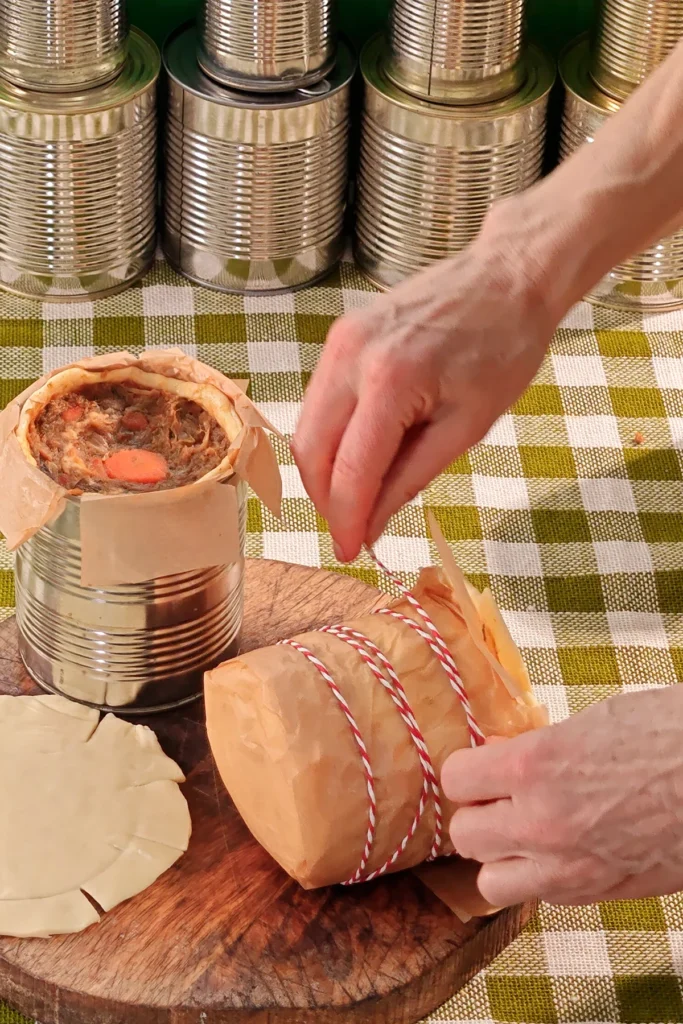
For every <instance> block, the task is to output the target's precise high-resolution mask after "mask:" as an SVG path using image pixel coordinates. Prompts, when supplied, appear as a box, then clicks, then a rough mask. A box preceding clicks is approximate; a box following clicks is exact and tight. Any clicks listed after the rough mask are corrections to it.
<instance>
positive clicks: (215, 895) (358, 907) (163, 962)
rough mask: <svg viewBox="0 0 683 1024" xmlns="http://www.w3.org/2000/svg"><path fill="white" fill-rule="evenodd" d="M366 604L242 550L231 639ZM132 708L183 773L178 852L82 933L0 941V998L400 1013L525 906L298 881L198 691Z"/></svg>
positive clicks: (81, 1016)
mask: <svg viewBox="0 0 683 1024" xmlns="http://www.w3.org/2000/svg"><path fill="white" fill-rule="evenodd" d="M379 604H381V598H380V595H378V592H377V591H375V590H373V589H372V588H370V587H368V586H366V585H365V584H363V583H360V582H358V581H357V580H355V579H352V578H350V577H347V576H343V575H337V574H332V573H327V572H324V571H322V570H319V569H309V568H304V567H301V566H294V565H285V564H283V563H279V562H268V561H253V562H250V563H249V564H248V570H247V588H246V611H245V625H244V633H243V637H244V639H243V649H244V650H251V649H253V648H255V647H261V646H264V645H267V644H271V643H273V642H275V641H277V640H280V639H283V638H284V637H286V636H291V635H294V634H295V633H299V632H302V631H305V630H307V629H311V628H316V627H318V626H322V625H326V624H327V625H329V624H331V623H333V622H338V621H339V620H340V619H343V618H344V617H348V616H350V615H354V614H359V613H363V612H366V611H368V610H371V609H372V608H374V607H377V606H378V605H379ZM0 692H2V693H8V694H15V695H19V694H26V693H32V692H35V688H34V687H33V684H32V683H31V682H30V681H29V680H28V678H27V676H26V673H25V671H24V669H23V666H22V663H21V660H20V658H19V655H18V653H17V643H16V627H15V623H14V620H13V619H10V620H8V621H6V622H5V623H3V624H2V625H0ZM138 721H139V719H138ZM144 721H145V723H146V724H149V725H150V726H151V727H152V728H153V729H154V730H155V732H156V733H157V735H158V736H159V739H160V741H161V743H162V746H163V747H164V750H165V751H166V752H167V753H168V754H169V755H170V756H171V757H173V758H175V759H176V760H177V761H178V762H179V764H180V765H181V767H182V769H183V771H184V772H185V773H186V775H187V783H186V784H185V786H184V787H183V788H184V792H185V795H186V797H187V799H188V801H189V805H190V811H191V814H192V821H193V828H194V831H193V836H192V841H191V843H190V848H189V851H188V852H187V854H186V855H185V856H184V857H182V858H181V859H180V861H178V863H177V864H176V865H175V866H174V867H173V868H172V869H171V870H170V871H168V872H167V873H166V874H165V875H163V876H162V878H161V879H159V881H158V882H156V884H155V885H153V886H152V887H151V888H150V889H148V890H147V891H146V892H144V893H142V894H141V895H140V896H137V897H135V898H134V899H132V900H129V901H128V902H127V903H125V904H123V905H122V906H120V907H117V908H116V909H115V910H113V911H111V912H110V913H108V914H106V915H105V916H104V918H103V919H102V921H101V923H100V924H99V925H96V926H95V927H93V928H90V929H88V931H86V932H84V933H83V934H81V935H72V936H65V937H59V938H54V939H50V940H47V941H46V940H38V939H36V940H17V939H2V938H0V997H2V998H4V999H6V1000H7V1002H8V1003H10V1004H11V1005H12V1006H14V1007H16V1008H17V1009H19V1010H21V1011H22V1012H23V1013H25V1014H26V1015H27V1016H29V1017H32V1018H37V1019H38V1020H39V1021H40V1022H41V1024H246V1022H249V1024H333V1022H334V1024H343V1022H346V1021H348V1022H354V1024H355V1022H361V1021H363V1022H365V1021H367V1022H373V1024H413V1022H415V1021H419V1020H420V1019H421V1018H422V1017H423V1016H425V1015H426V1014H427V1013H428V1012H430V1011H431V1010H432V1009H434V1008H435V1007H437V1006H440V1005H441V1004H442V1003H443V1002H445V1001H446V1000H447V999H448V998H449V997H450V996H451V995H452V994H453V993H454V992H455V991H456V990H457V989H458V988H459V987H461V986H462V985H463V984H464V983H465V982H466V981H467V980H468V979H469V978H470V977H472V976H473V975H474V974H475V973H476V972H477V971H479V970H480V969H481V968H482V967H483V966H485V965H486V964H487V963H489V962H490V960H491V959H492V958H493V957H494V956H495V955H497V954H498V953H499V952H500V951H501V950H502V949H503V948H504V947H505V946H506V945H507V944H508V943H509V942H511V941H512V939H513V938H514V937H515V936H516V935H517V934H518V932H519V931H520V929H521V928H522V927H523V925H524V924H525V923H526V921H527V920H528V919H529V916H530V914H531V909H530V908H516V909H513V910H510V911H506V912H505V913H503V914H499V915H498V916H497V917H495V918H493V919H487V920H484V921H473V922H471V923H470V924H468V925H463V924H462V923H461V922H460V921H459V920H458V919H457V918H456V917H455V916H454V915H453V914H452V913H451V911H450V910H448V908H447V907H446V906H445V905H444V904H443V903H442V902H441V901H440V900H439V899H437V897H436V896H434V895H433V893H432V892H430V890H429V889H427V888H426V887H425V886H424V885H423V884H422V882H420V881H419V880H418V879H417V878H416V877H415V876H414V875H413V874H411V873H406V874H403V875H394V876H392V877H391V878H386V879H383V880H380V881H377V882H375V883H372V884H369V885H363V886H358V887H355V888H352V889H343V888H341V887H340V888H335V889H327V890H322V891H317V892H304V891H303V890H302V889H301V888H300V887H299V886H298V885H297V884H296V883H294V882H292V881H291V880H290V879H289V878H288V877H287V876H286V875H285V874H284V872H283V871H282V870H281V869H280V868H279V867H278V866H277V865H276V864H275V863H274V862H273V861H272V860H271V858H270V857H269V856H268V855H267V854H266V853H265V852H264V851H263V850H262V849H261V848H260V847H259V846H258V844H257V843H256V842H255V840H254V839H253V838H252V837H251V835H250V833H249V832H248V831H247V829H246V827H245V825H244V824H243V822H242V820H241V818H240V817H239V815H238V813H237V811H236V810H235V809H234V807H233V806H232V804H231V802H230V799H229V797H228V796H227V794H226V792H225V791H224V789H223V787H222V785H221V782H220V779H219V778H218V776H217V773H216V771H215V768H214V765H213V762H212V759H211V755H210V753H209V750H208V746H207V742H206V736H205V729H204V720H203V706H202V704H201V702H198V703H197V704H195V705H193V706H191V707H190V708H184V709H182V710H181V711H178V712H173V713H168V714H165V715H159V716H154V717H150V718H145V719H144ZM4 784H6V785H11V780H10V779H6V780H5V782H4ZM50 856H51V853H50V847H49V843H47V844H46V847H45V860H46V863H47V862H49V859H50Z"/></svg>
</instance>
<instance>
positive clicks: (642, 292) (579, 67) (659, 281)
mask: <svg viewBox="0 0 683 1024" xmlns="http://www.w3.org/2000/svg"><path fill="white" fill-rule="evenodd" d="M560 74H561V77H562V81H563V83H564V86H565V90H566V97H565V108H564V117H563V122H562V140H561V149H560V155H561V157H562V158H566V157H568V156H571V154H572V153H573V152H574V151H575V150H577V149H578V148H579V146H582V145H584V143H591V142H593V140H594V138H595V135H596V133H597V132H598V131H599V130H600V128H601V127H602V125H603V124H604V123H605V121H606V120H607V119H608V118H609V117H610V116H611V115H612V114H614V113H615V112H616V111H617V110H619V108H620V106H621V101H619V100H616V99H614V98H612V97H611V96H608V95H607V94H606V93H604V92H602V91H601V90H600V89H598V87H597V86H596V85H595V83H594V81H593V79H592V77H591V75H590V48H589V44H588V40H587V39H582V40H580V41H579V42H578V43H576V44H574V45H573V46H571V47H569V49H567V50H566V51H565V53H564V54H563V56H562V59H561V61H560ZM586 298H587V299H589V300H590V301H592V302H594V303H597V304H599V305H604V306H608V307H610V308H612V309H624V308H625V309H647V308H652V309H655V310H658V311H666V310H669V309H678V308H679V307H681V306H683V231H679V232H677V233H676V234H674V235H670V236H669V237H667V238H664V239H662V241H661V242H659V243H657V244H656V245H653V246H651V247H650V248H649V249H647V250H646V251H645V252H643V253H640V254H639V255H638V256H634V257H633V259H630V260H627V261H626V262H624V263H621V264H619V265H618V266H617V267H615V268H614V270H612V271H611V273H609V274H608V275H607V276H606V277H605V278H604V279H603V281H601V283H600V284H599V285H597V286H596V287H595V288H594V289H593V290H592V291H591V292H590V293H589V294H588V295H587V296H586Z"/></svg>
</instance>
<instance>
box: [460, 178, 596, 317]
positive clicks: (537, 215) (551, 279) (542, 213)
mask: <svg viewBox="0 0 683 1024" xmlns="http://www.w3.org/2000/svg"><path fill="white" fill-rule="evenodd" d="M556 225H557V216H556V215H555V214H554V211H552V210H549V209H548V204H547V202H546V200H545V199H544V197H543V194H542V191H541V189H540V188H539V187H536V188H534V189H532V190H531V191H530V192H525V193H521V194H520V195H517V196H513V197H512V198H510V199H506V200H504V201H503V202H500V203H497V204H496V205H495V206H494V207H493V208H492V209H491V211H490V213H489V215H488V217H487V218H486V221H485V223H484V226H483V228H482V231H481V233H480V235H479V238H478V239H477V242H476V245H477V246H479V247H480V248H483V249H484V250H485V251H486V252H487V253H489V254H490V255H491V256H492V255H493V254H495V255H496V256H497V257H498V258H502V259H503V260H504V261H505V264H506V268H507V272H508V275H509V276H510V278H511V279H512V280H513V281H514V283H515V288H516V290H517V291H518V293H521V294H522V295H523V296H524V299H525V302H526V303H527V305H528V306H529V307H530V308H533V310H534V313H535V314H536V316H537V317H538V316H539V315H540V317H541V319H542V321H543V324H544V327H545V329H546V330H547V331H548V332H549V333H550V334H552V333H553V332H554V331H555V329H556V327H557V325H558V324H559V323H560V321H561V320H562V318H563V317H564V316H565V314H566V313H567V312H568V311H569V309H570V308H571V307H572V306H573V305H574V303H575V302H577V301H578V300H579V299H580V298H581V297H582V293H580V287H579V286H577V284H576V283H575V282H574V280H573V278H572V275H571V274H570V273H569V272H568V269H569V268H568V265H567V261H566V259H565V258H564V255H563V254H562V255H560V252H561V248H562V246H561V243H560V241H559V237H558V233H557V229H556ZM577 291H579V294H577Z"/></svg>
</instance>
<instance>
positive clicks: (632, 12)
mask: <svg viewBox="0 0 683 1024" xmlns="http://www.w3.org/2000/svg"><path fill="white" fill-rule="evenodd" d="M681 38H683V0H602V2H601V4H600V6H599V14H598V22H597V30H596V33H595V39H594V42H593V57H592V64H591V73H592V76H593V79H594V80H595V83H596V85H597V86H598V87H599V88H600V89H602V91H603V92H606V93H607V94H608V95H609V96H613V97H614V98H616V99H626V98H627V97H628V96H629V95H630V94H631V93H632V92H633V90H634V89H635V88H637V86H639V85H640V84H641V83H642V82H644V81H645V79H646V78H647V77H648V75H649V74H651V72H652V71H654V70H655V68H656V67H657V66H658V65H659V64H661V62H662V61H663V60H665V59H666V58H667V57H668V56H669V54H670V53H671V51H672V50H673V49H674V48H675V46H676V44H677V43H678V41H679V40H680V39H681Z"/></svg>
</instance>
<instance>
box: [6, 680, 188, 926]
mask: <svg viewBox="0 0 683 1024" xmlns="http://www.w3.org/2000/svg"><path fill="white" fill-rule="evenodd" d="M0 765H1V766H2V768H3V769H4V770H3V771H2V778H3V779H4V780H5V781H4V783H3V786H2V787H0V820H2V822H3V828H2V830H0V934H2V935H12V936H18V937H29V936H33V937H41V936H47V935H54V934H66V933H69V932H76V931H81V930H82V929H83V928H86V927H88V925H90V924H94V923H96V922H97V921H98V920H99V916H100V915H99V913H98V910H97V909H96V907H95V906H94V905H93V902H92V900H94V901H95V903H96V904H97V906H98V907H99V908H101V909H102V910H105V911H106V910H111V908H112V907H114V906H116V905H117V904H118V903H121V902H122V901H123V900H126V899H129V898H130V897H131V896H134V895H136V894H137V893H139V892H141V891H142V890H143V889H145V888H147V886H149V885H151V884H152V882H154V881H155V880H156V879H157V878H158V877H159V875H161V874H162V873H163V872H164V871H166V869H167V868H169V867H170V866H171V865H172V864H173V863H174V862H175V861H176V860H178V858H179V857H180V856H181V855H182V853H183V852H184V851H185V850H186V849H187V846H188V842H189V838H190V831H191V824H190V814H189V810H188V807H187V802H186V800H185V798H184V796H183V795H182V793H181V792H180V789H179V786H178V783H179V782H183V781H184V777H183V774H182V772H181V771H180V769H179V768H178V766H177V765H176V764H175V763H174V762H173V761H172V760H171V759H170V758H168V757H166V755H165V754H164V753H163V751H162V750H161V747H160V746H159V742H158V740H157V738H156V736H155V735H154V733H153V732H152V731H151V729H148V728H147V727H146V726H141V725H131V724H129V723H127V722H123V721H121V720H120V719H118V718H115V717H114V716H113V715H108V716H106V717H105V718H104V719H102V721H101V722H100V720H99V714H98V712H97V711H94V710H93V709H91V708H87V707H83V706H82V705H79V704H73V703H71V702H70V701H68V700H65V699H64V698H62V697H52V696H40V697H8V696H0ZM86 894H87V895H86ZM88 896H89V897H91V899H88V898H87V897H88Z"/></svg>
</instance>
